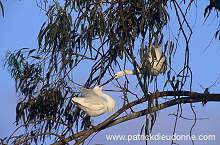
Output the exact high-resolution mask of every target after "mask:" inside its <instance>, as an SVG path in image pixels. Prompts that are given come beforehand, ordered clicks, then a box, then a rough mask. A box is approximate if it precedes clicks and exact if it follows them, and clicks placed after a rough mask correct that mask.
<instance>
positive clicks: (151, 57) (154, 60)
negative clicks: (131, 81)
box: [101, 45, 167, 86]
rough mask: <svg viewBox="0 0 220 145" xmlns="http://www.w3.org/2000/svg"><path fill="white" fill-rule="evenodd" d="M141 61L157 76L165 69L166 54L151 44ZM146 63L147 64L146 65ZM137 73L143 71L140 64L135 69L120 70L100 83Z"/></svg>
mask: <svg viewBox="0 0 220 145" xmlns="http://www.w3.org/2000/svg"><path fill="white" fill-rule="evenodd" d="M142 60H143V62H144V63H145V64H146V65H145V66H146V67H147V68H148V71H149V74H150V75H153V76H158V75H159V74H160V73H163V72H165V71H166V69H167V64H166V56H165V55H164V54H163V53H162V51H161V49H160V46H154V45H151V46H150V48H149V50H148V53H147V54H146V57H145V58H143V59H142ZM147 63H148V65H147ZM137 73H143V72H142V71H141V66H139V67H138V68H137V71H135V70H122V71H119V72H117V73H116V74H115V75H114V76H113V77H112V78H111V79H110V80H108V81H107V82H105V83H104V84H102V85H101V86H103V85H105V84H107V83H109V82H110V81H112V80H114V79H117V78H119V77H122V76H125V75H136V74H137Z"/></svg>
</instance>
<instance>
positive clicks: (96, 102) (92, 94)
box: [72, 86, 116, 116]
mask: <svg viewBox="0 0 220 145" xmlns="http://www.w3.org/2000/svg"><path fill="white" fill-rule="evenodd" d="M81 94H82V96H83V97H78V98H72V103H75V104H77V105H78V106H79V108H81V109H82V110H83V111H84V112H85V113H86V114H88V115H89V116H99V115H102V114H104V113H105V112H106V111H108V112H109V113H111V112H113V111H114V109H115V106H116V103H115V100H113V99H112V98H111V97H110V96H108V95H107V94H104V93H102V86H96V87H94V88H93V89H85V88H84V89H83V90H82V91H81ZM101 97H102V98H104V99H105V100H106V101H104V100H103V99H102V98H101Z"/></svg>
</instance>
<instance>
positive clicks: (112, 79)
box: [99, 76, 115, 87]
mask: <svg viewBox="0 0 220 145" xmlns="http://www.w3.org/2000/svg"><path fill="white" fill-rule="evenodd" d="M114 78H115V76H114V77H112V78H111V79H109V80H108V81H106V82H105V83H103V84H101V85H99V86H101V87H102V86H104V85H106V84H108V83H109V82H111V81H112V80H114Z"/></svg>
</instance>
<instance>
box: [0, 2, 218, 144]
mask: <svg viewBox="0 0 220 145" xmlns="http://www.w3.org/2000/svg"><path fill="white" fill-rule="evenodd" d="M207 4H208V2H207V1H201V2H200V1H198V9H197V21H196V24H195V27H194V28H193V36H192V39H191V42H190V66H191V69H192V70H193V91H197V92H203V91H204V90H203V89H202V88H201V87H200V86H199V85H198V83H200V84H202V86H203V87H208V86H210V85H212V84H213V83H214V82H215V80H216V78H217V77H218V75H219V73H220V67H219V62H220V57H219V56H220V50H219V48H220V45H219V44H220V43H219V41H217V40H213V42H212V43H211V45H210V47H209V48H208V49H207V50H206V51H205V52H204V53H202V52H203V50H205V49H206V47H207V46H208V45H209V43H210V41H211V39H212V37H213V35H214V33H215V31H216V29H217V27H218V25H219V21H218V20H219V18H215V19H214V14H211V16H210V17H209V18H208V20H207V22H206V23H205V24H203V22H204V18H203V12H204V8H205V6H206V5H207ZM3 5H4V8H5V17H4V18H2V17H1V16H0V32H1V34H0V44H1V45H0V57H1V60H2V59H3V58H4V56H5V53H6V52H7V50H10V51H13V50H18V49H20V48H23V47H28V48H37V35H38V32H39V29H40V27H41V25H42V23H43V22H44V21H45V20H46V17H45V16H44V12H41V11H40V10H39V8H37V7H36V4H35V1H7V2H6V1H3ZM192 11H195V10H194V9H192ZM195 16H196V14H195V13H194V14H193V15H190V16H189V18H188V19H189V21H190V22H191V24H193V22H194V18H195ZM213 19H214V21H213V23H212V24H211V25H209V24H210V23H211V22H212V20H213ZM171 21H174V22H173V23H171V24H170V27H171V28H173V29H178V27H176V26H177V24H175V19H174V18H171ZM181 44H183V41H182V40H181V41H180V46H179V47H178V50H177V53H176V56H175V57H174V58H173V68H174V69H175V70H177V72H178V71H180V69H181V67H182V61H183V60H182V59H183V56H184V55H183V53H184V46H182V45H181ZM0 67H1V75H2V77H1V79H0V91H1V92H2V93H1V101H0V110H1V111H0V118H1V119H0V130H1V131H0V138H4V137H5V136H8V135H10V134H11V133H12V132H13V131H14V130H15V128H16V126H15V124H13V122H14V121H15V107H16V103H17V102H18V101H19V100H18V98H17V97H16V94H15V87H14V82H13V80H12V79H11V77H10V74H9V72H7V71H6V69H3V68H2V62H1V65H0ZM81 69H82V68H81V67H78V68H77V70H75V72H74V75H78V74H80V75H82V76H85V77H84V78H86V77H87V75H88V73H89V72H83V73H82V70H81ZM82 78H83V77H82ZM128 78H129V79H131V80H133V79H134V76H133V77H132V76H128ZM161 79H163V76H161ZM85 80H86V79H85ZM85 80H83V79H81V80H78V82H79V83H81V84H84V81H85ZM122 80H123V79H121V80H120V81H122ZM107 87H109V88H111V89H112V88H113V87H114V86H113V85H112V84H110V85H108V86H106V87H104V89H108V88H107ZM219 87H220V84H218V85H216V86H214V87H212V88H211V90H210V91H211V93H220V89H219ZM186 88H187V87H186ZM107 93H108V94H109V92H107ZM110 94H111V96H112V97H113V98H114V99H115V100H116V101H117V109H118V108H120V107H121V106H122V101H121V99H120V98H119V97H118V96H120V95H121V94H115V93H110ZM144 105H146V104H142V106H140V107H143V106H144ZM194 105H195V107H194V109H195V111H196V113H197V117H198V118H209V119H203V120H198V121H197V124H196V126H195V127H194V129H193V134H195V135H209V134H214V135H216V140H215V141H203V142H202V141H196V144H199V145H207V144H212V145H217V144H218V143H219V142H220V133H219V130H220V126H219V122H220V115H219V110H220V104H219V103H218V102H217V103H216V102H208V103H207V104H206V105H205V107H202V105H201V103H197V104H194ZM140 107H136V109H137V110H140V109H141V108H140ZM176 108H177V107H176V106H174V107H170V108H167V109H164V110H161V111H159V116H158V118H157V121H156V124H155V126H154V129H153V134H157V133H161V134H172V131H173V126H174V121H175V117H174V116H173V115H169V114H173V113H175V112H176ZM183 108H184V110H183V115H184V117H188V118H193V114H192V111H191V110H190V105H189V104H186V105H183ZM142 109H143V108H142ZM107 117H109V114H108V113H106V114H104V115H102V116H99V117H96V118H94V124H98V123H100V122H101V121H103V120H105V119H106V118H107ZM144 122H145V117H141V118H138V119H135V120H131V121H128V122H125V123H123V124H120V125H116V126H115V127H111V128H109V129H106V130H104V131H101V132H100V133H98V134H97V135H96V136H95V137H94V138H93V139H92V140H91V142H90V143H91V144H95V143H96V144H97V143H98V144H112V143H115V144H128V142H127V141H107V140H106V137H105V135H108V134H109V135H111V134H115V135H118V134H123V135H137V134H139V133H140V130H141V127H142V125H143V124H144ZM192 124H193V121H189V120H184V119H181V118H179V120H178V125H177V130H176V133H177V134H186V135H187V134H189V130H190V128H191V126H192ZM136 143H138V144H144V143H145V142H144V141H133V142H129V144H136ZM178 143H179V144H183V145H185V144H189V143H190V141H179V142H178ZM150 144H161V145H165V144H170V141H169V142H165V141H163V142H162V141H150Z"/></svg>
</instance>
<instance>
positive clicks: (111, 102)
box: [101, 93, 116, 113]
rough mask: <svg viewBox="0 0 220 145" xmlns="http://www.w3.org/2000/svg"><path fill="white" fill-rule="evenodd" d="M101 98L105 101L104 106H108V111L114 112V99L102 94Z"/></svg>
mask: <svg viewBox="0 0 220 145" xmlns="http://www.w3.org/2000/svg"><path fill="white" fill-rule="evenodd" d="M101 97H102V98H104V99H106V101H107V102H106V104H107V106H108V111H109V112H110V113H111V112H112V111H114V110H115V106H116V102H115V100H114V99H112V98H111V97H110V96H109V95H106V94H104V93H102V95H101Z"/></svg>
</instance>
